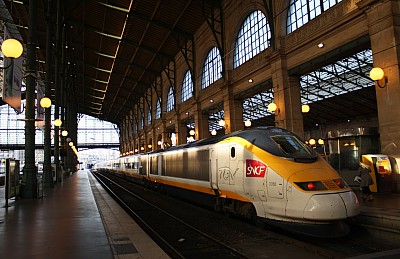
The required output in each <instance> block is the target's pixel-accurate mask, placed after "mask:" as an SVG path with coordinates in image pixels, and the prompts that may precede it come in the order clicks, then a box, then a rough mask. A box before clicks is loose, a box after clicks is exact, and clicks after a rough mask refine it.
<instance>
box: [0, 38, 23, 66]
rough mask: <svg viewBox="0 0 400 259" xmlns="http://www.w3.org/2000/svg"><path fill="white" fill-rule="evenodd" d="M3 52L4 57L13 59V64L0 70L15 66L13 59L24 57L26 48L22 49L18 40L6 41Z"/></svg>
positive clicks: (2, 47)
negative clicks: (23, 53)
mask: <svg viewBox="0 0 400 259" xmlns="http://www.w3.org/2000/svg"><path fill="white" fill-rule="evenodd" d="M1 51H2V52H3V54H4V56H6V57H7V58H11V62H10V64H9V65H8V66H6V67H2V68H0V69H6V68H8V67H10V66H11V65H12V64H13V62H12V61H13V59H15V58H19V57H20V56H21V55H22V52H24V47H22V44H21V42H19V41H18V40H16V39H6V40H5V41H3V44H2V45H1Z"/></svg>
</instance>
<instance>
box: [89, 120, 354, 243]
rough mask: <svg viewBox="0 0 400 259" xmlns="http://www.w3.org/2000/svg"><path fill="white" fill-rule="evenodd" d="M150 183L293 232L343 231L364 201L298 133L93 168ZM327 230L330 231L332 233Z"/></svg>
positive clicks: (266, 133) (215, 143)
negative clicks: (360, 199)
mask: <svg viewBox="0 0 400 259" xmlns="http://www.w3.org/2000/svg"><path fill="white" fill-rule="evenodd" d="M95 170H108V171H110V172H113V173H115V174H119V175H121V176H123V177H124V178H129V179H130V180H133V181H135V182H137V183H140V184H145V185H146V186H148V187H153V188H156V189H159V190H166V191H168V192H169V193H170V192H173V193H176V194H179V195H180V197H182V198H185V199H191V200H193V201H195V202H197V203H200V204H202V203H205V204H212V205H213V206H214V208H215V209H217V210H220V211H224V212H229V213H234V214H237V215H240V216H242V217H244V218H247V219H250V220H255V219H265V220H267V221H268V222H269V223H271V222H272V223H280V224H279V225H281V226H282V225H283V226H287V227H289V228H290V229H291V230H292V231H298V232H303V233H304V232H308V233H309V234H310V233H311V234H313V235H314V233H315V232H316V233H317V234H316V235H322V236H324V235H327V236H330V235H333V236H342V235H345V234H346V233H347V232H348V227H347V225H346V224H344V223H343V220H345V219H347V218H351V217H354V216H356V215H357V214H359V202H358V199H357V197H356V195H355V194H354V192H353V191H352V190H351V188H349V186H348V185H347V183H346V182H345V181H344V180H343V179H342V178H341V176H340V175H339V174H338V173H337V172H336V171H335V170H334V169H333V168H332V167H331V166H330V165H329V164H328V163H327V162H326V161H325V160H324V159H322V158H321V157H320V156H319V155H318V154H317V153H316V152H315V151H314V150H313V149H312V148H310V147H308V146H307V145H306V144H305V143H304V142H303V141H302V140H301V139H300V138H299V137H298V136H297V135H295V134H294V133H292V132H290V131H288V130H285V129H281V128H276V127H257V128H253V129H248V130H244V131H237V132H234V133H231V134H227V135H224V136H217V137H212V138H207V139H202V140H198V141H195V142H192V143H189V144H185V145H181V146H177V147H172V148H169V149H167V150H161V151H154V152H151V153H147V154H138V155H132V156H128V157H121V158H119V159H116V160H113V161H106V162H101V163H98V164H96V165H95ZM327 231H328V232H329V233H326V232H327Z"/></svg>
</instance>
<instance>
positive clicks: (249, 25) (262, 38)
mask: <svg viewBox="0 0 400 259" xmlns="http://www.w3.org/2000/svg"><path fill="white" fill-rule="evenodd" d="M270 39H271V30H270V29H269V25H268V23H267V19H266V18H265V15H264V14H263V13H262V12H261V11H260V10H258V11H255V12H252V13H251V14H250V15H249V16H248V17H247V18H246V20H245V21H244V22H243V24H242V27H241V28H240V31H239V34H238V37H237V39H236V45H235V56H234V59H233V66H234V67H235V68H236V67H238V66H240V65H242V64H243V63H244V62H246V61H248V60H249V59H251V58H252V57H254V56H255V55H257V54H258V53H260V52H261V51H263V50H265V49H266V48H268V46H269V43H270Z"/></svg>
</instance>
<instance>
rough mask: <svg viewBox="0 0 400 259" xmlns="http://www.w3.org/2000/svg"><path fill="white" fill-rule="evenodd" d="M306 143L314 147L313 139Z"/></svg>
mask: <svg viewBox="0 0 400 259" xmlns="http://www.w3.org/2000/svg"><path fill="white" fill-rule="evenodd" d="M308 143H309V144H310V145H311V146H314V145H315V143H316V142H315V139H313V138H312V139H310V140H309V141H308Z"/></svg>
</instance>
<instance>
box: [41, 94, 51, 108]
mask: <svg viewBox="0 0 400 259" xmlns="http://www.w3.org/2000/svg"><path fill="white" fill-rule="evenodd" d="M40 106H42V107H43V108H45V109H47V108H50V106H51V100H50V98H48V97H43V98H42V99H40Z"/></svg>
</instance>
